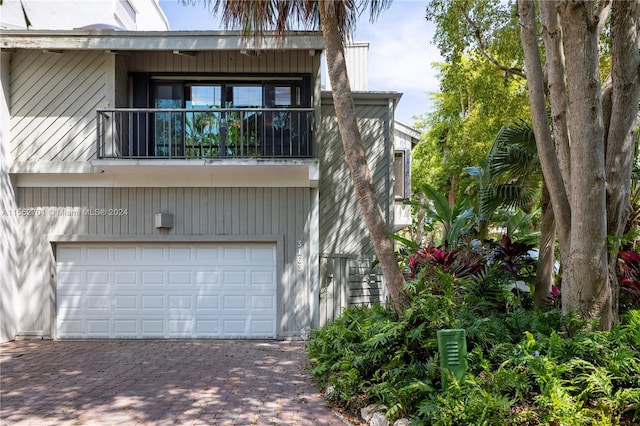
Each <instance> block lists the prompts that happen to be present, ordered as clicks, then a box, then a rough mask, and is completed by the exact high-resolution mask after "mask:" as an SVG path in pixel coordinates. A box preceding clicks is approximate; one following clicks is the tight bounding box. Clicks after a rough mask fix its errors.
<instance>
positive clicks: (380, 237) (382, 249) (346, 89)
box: [319, 1, 410, 316]
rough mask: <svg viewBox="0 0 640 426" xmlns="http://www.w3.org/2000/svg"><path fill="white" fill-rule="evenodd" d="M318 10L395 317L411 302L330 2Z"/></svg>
mask: <svg viewBox="0 0 640 426" xmlns="http://www.w3.org/2000/svg"><path fill="white" fill-rule="evenodd" d="M319 9H320V24H321V26H322V35H323V38H324V42H325V54H326V59H327V68H328V74H329V81H330V82H331V87H332V92H333V102H334V105H335V110H336V116H337V119H338V127H339V129H340V136H341V137H342V145H343V147H344V152H345V155H346V161H347V164H348V166H349V170H350V172H351V177H352V179H353V185H354V188H355V192H356V196H357V198H358V202H359V203H360V208H361V210H362V215H363V218H364V221H365V223H366V225H367V229H368V230H369V236H370V238H371V242H372V243H373V248H374V250H375V253H376V256H377V257H378V261H379V264H380V267H381V269H382V274H383V276H384V279H385V284H386V286H387V289H388V290H389V294H390V296H391V303H392V306H393V307H394V309H395V310H396V312H397V313H398V315H400V316H402V315H403V313H404V308H405V307H407V306H409V304H410V299H409V297H408V296H407V294H406V293H405V291H404V276H403V275H402V272H401V270H400V266H399V265H398V260H397V258H396V255H395V252H394V247H393V241H392V240H391V238H390V234H389V229H388V226H387V224H386V223H385V221H384V218H383V215H382V210H381V209H380V205H379V203H378V200H377V198H376V193H375V190H374V186H373V179H372V177H371V171H370V170H369V166H368V165H367V159H366V154H365V151H364V145H363V143H362V137H361V135H360V131H359V129H358V123H357V120H356V114H355V107H354V103H353V96H352V94H351V87H350V85H349V78H348V76H347V66H346V62H345V57H344V44H343V39H342V35H341V33H340V31H339V28H338V21H337V19H336V15H335V10H334V5H333V2H331V1H321V2H319Z"/></svg>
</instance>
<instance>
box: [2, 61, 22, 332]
mask: <svg viewBox="0 0 640 426" xmlns="http://www.w3.org/2000/svg"><path fill="white" fill-rule="evenodd" d="M10 58H11V56H10V54H8V53H0V83H1V86H2V87H1V88H2V90H0V343H1V342H6V341H7V340H11V339H13V337H14V336H15V333H16V331H17V326H18V318H19V315H20V312H19V311H20V306H19V303H14V302H13V301H14V300H16V297H15V296H17V294H18V282H17V278H16V262H17V254H16V248H17V222H16V220H17V218H16V216H14V214H15V213H16V211H17V210H16V202H15V193H14V188H13V185H12V183H11V180H10V179H9V167H10V166H11V164H10V161H11V160H10V156H9V81H10V79H9V70H10Z"/></svg>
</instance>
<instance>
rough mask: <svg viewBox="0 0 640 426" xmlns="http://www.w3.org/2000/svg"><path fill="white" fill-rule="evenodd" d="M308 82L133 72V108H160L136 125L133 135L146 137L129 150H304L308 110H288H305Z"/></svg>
mask: <svg viewBox="0 0 640 426" xmlns="http://www.w3.org/2000/svg"><path fill="white" fill-rule="evenodd" d="M309 82H310V78H309V76H296V77H287V78H285V77H282V78H281V77H262V78H252V77H249V78H247V77H240V76H236V77H229V78H225V79H222V78H218V77H194V76H190V75H189V76H182V77H180V76H155V77H154V76H148V75H133V76H132V84H133V90H132V93H133V96H132V104H133V106H134V107H137V108H152V109H158V110H160V111H152V112H150V113H149V117H148V118H147V120H143V123H139V124H138V125H137V126H138V127H139V128H140V129H138V132H137V133H139V134H142V133H144V134H145V135H148V136H147V137H146V138H145V139H146V142H145V143H137V144H136V148H135V149H134V150H133V151H134V152H133V155H134V156H153V157H172V158H173V157H176V158H215V157H253V156H261V157H281V156H308V155H310V145H311V143H310V123H311V115H310V113H309V112H308V111H307V112H302V111H290V110H291V109H297V108H310V105H311V96H310V84H309ZM172 110H175V111H172ZM185 110H193V112H189V111H185ZM146 126H148V128H149V131H148V132H147V131H146V130H145V129H146ZM143 127H144V128H143ZM140 130H144V131H143V132H141V131H140Z"/></svg>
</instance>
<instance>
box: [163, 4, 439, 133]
mask: <svg viewBox="0 0 640 426" xmlns="http://www.w3.org/2000/svg"><path fill="white" fill-rule="evenodd" d="M426 5H427V1H420V0H395V1H394V2H393V3H392V4H391V7H390V8H389V9H387V10H385V11H384V12H382V14H381V15H380V16H379V17H378V19H377V20H376V21H375V22H374V23H370V22H369V17H368V16H365V15H363V16H362V17H361V19H360V21H359V22H358V25H357V27H356V34H355V37H354V40H355V41H367V42H369V90H375V91H393V92H400V93H402V94H403V95H402V99H401V100H400V103H399V105H398V107H397V109H396V118H397V119H399V120H400V121H403V122H405V123H407V124H410V125H412V124H414V122H415V119H414V117H415V116H420V115H423V114H425V113H427V112H429V111H430V110H431V102H430V96H431V94H432V93H434V92H436V91H437V90H438V80H437V76H436V71H435V70H434V69H433V67H432V63H434V62H439V61H441V60H442V58H441V57H440V54H439V52H438V49H437V48H436V47H435V46H434V45H433V44H432V43H431V40H432V38H433V34H434V27H433V25H432V24H431V23H428V22H427V21H426V20H425V18H424V16H425V8H426ZM160 6H161V7H162V9H163V11H164V13H165V15H166V16H167V19H168V20H169V25H170V28H171V29H172V30H216V29H220V23H219V18H218V17H215V16H214V17H211V16H210V15H209V12H208V10H207V9H205V8H204V6H203V5H202V4H197V5H195V6H185V5H183V4H182V3H180V2H179V1H178V0H160Z"/></svg>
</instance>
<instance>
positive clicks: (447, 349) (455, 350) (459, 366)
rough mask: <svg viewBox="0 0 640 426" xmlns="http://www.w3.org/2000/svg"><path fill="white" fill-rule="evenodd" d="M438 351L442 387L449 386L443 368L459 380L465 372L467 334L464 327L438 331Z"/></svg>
mask: <svg viewBox="0 0 640 426" xmlns="http://www.w3.org/2000/svg"><path fill="white" fill-rule="evenodd" d="M438 352H439V353H440V370H441V371H442V375H441V377H442V389H443V390H444V389H446V388H447V387H448V386H449V381H448V379H447V377H446V374H445V370H449V371H450V372H451V373H452V374H453V376H454V377H455V378H456V379H457V380H458V381H461V380H462V379H463V378H464V375H465V374H466V373H467V367H468V364H467V335H466V332H465V330H464V329H451V330H440V331H438Z"/></svg>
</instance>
